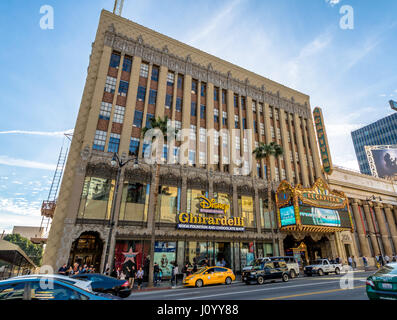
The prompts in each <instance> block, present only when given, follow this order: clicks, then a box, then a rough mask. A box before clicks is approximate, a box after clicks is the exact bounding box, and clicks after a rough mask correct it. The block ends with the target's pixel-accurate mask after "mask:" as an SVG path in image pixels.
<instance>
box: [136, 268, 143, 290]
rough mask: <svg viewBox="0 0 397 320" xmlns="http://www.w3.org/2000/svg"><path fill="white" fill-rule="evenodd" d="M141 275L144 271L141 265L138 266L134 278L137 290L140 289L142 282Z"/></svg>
mask: <svg viewBox="0 0 397 320" xmlns="http://www.w3.org/2000/svg"><path fill="white" fill-rule="evenodd" d="M143 275H144V272H143V270H142V267H139V270H138V272H137V273H136V279H137V282H138V290H141V285H142V282H143Z"/></svg>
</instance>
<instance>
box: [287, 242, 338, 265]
mask: <svg viewBox="0 0 397 320" xmlns="http://www.w3.org/2000/svg"><path fill="white" fill-rule="evenodd" d="M284 250H285V253H286V255H291V256H292V255H295V256H296V258H297V259H298V261H299V259H300V260H301V261H300V262H301V264H302V265H303V266H305V265H308V264H310V263H311V262H312V261H314V260H316V259H320V258H332V253H331V248H330V244H329V240H328V238H327V237H325V236H323V237H322V238H321V239H320V240H318V241H314V240H313V238H312V237H311V236H306V237H305V238H304V239H303V240H296V239H295V238H294V237H293V236H292V235H288V236H287V237H286V238H285V239H284Z"/></svg>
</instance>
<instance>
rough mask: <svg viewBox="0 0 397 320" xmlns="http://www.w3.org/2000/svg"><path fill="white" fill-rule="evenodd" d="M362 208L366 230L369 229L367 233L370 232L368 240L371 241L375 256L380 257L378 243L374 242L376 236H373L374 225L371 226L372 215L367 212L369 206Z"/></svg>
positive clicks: (366, 204)
mask: <svg viewBox="0 0 397 320" xmlns="http://www.w3.org/2000/svg"><path fill="white" fill-rule="evenodd" d="M363 208H364V213H365V218H366V220H367V225H368V229H369V232H370V239H371V243H372V248H373V249H374V253H375V255H380V251H379V245H378V242H377V240H376V235H375V228H374V224H373V218H372V214H371V212H370V210H369V204H368V203H365V204H364V205H363Z"/></svg>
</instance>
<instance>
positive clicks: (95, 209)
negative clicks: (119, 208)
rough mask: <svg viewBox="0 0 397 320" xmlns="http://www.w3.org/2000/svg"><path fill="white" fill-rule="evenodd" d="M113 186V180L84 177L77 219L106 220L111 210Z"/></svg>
mask: <svg viewBox="0 0 397 320" xmlns="http://www.w3.org/2000/svg"><path fill="white" fill-rule="evenodd" d="M113 186H114V180H110V179H103V178H97V177H86V178H85V181H84V186H83V193H82V195H81V200H80V208H79V215H78V217H79V218H84V219H99V220H108V219H109V218H110V212H111V208H112V198H113V190H114V187H113Z"/></svg>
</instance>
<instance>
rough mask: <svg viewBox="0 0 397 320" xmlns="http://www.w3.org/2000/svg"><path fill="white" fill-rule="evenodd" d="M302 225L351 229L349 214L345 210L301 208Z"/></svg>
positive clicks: (302, 206) (301, 206)
mask: <svg viewBox="0 0 397 320" xmlns="http://www.w3.org/2000/svg"><path fill="white" fill-rule="evenodd" d="M299 214H300V219H301V222H302V225H309V226H322V227H338V228H351V223H350V216H349V212H348V211H347V210H346V209H345V208H343V209H325V208H317V207H312V206H305V205H300V206H299Z"/></svg>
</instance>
